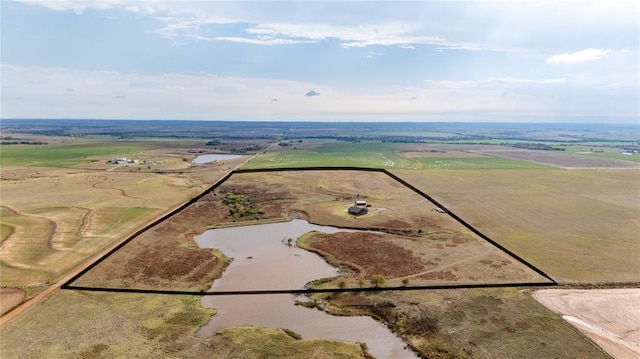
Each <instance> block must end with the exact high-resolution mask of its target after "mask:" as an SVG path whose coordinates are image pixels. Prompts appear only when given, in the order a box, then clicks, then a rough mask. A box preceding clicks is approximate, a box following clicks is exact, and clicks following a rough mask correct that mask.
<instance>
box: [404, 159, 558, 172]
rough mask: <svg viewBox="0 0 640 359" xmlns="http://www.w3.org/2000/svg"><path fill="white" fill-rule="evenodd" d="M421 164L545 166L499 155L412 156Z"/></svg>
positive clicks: (436, 166) (443, 166)
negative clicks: (459, 156) (461, 156)
mask: <svg viewBox="0 0 640 359" xmlns="http://www.w3.org/2000/svg"><path fill="white" fill-rule="evenodd" d="M414 160H416V161H418V162H419V163H420V164H421V165H422V169H456V170H460V169H476V170H487V169H541V168H549V167H547V166H544V165H541V164H537V163H533V162H525V161H517V160H510V159H507V158H500V157H468V158H467V157H464V158H452V157H418V158H414Z"/></svg>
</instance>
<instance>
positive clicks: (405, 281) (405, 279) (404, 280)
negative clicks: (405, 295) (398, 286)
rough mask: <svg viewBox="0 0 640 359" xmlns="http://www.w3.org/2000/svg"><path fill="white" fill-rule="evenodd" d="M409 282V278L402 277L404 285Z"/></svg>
mask: <svg viewBox="0 0 640 359" xmlns="http://www.w3.org/2000/svg"><path fill="white" fill-rule="evenodd" d="M408 284H409V278H406V277H405V278H402V285H403V286H407V285H408Z"/></svg>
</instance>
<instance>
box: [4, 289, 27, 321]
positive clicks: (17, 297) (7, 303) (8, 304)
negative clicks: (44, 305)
mask: <svg viewBox="0 0 640 359" xmlns="http://www.w3.org/2000/svg"><path fill="white" fill-rule="evenodd" d="M24 297H25V293H24V292H23V291H22V290H20V289H17V288H0V315H2V314H4V313H6V312H8V311H10V310H11V309H12V308H14V307H15V306H16V305H18V304H20V303H21V302H22V300H23V299H24Z"/></svg>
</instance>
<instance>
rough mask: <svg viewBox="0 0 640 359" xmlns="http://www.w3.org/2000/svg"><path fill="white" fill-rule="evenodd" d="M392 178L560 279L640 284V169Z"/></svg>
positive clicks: (403, 173)
mask: <svg viewBox="0 0 640 359" xmlns="http://www.w3.org/2000/svg"><path fill="white" fill-rule="evenodd" d="M394 173H395V174H397V175H398V176H399V177H401V178H403V179H404V180H406V181H408V182H409V183H412V184H413V185H414V186H416V187H418V188H420V189H422V190H423V191H426V192H428V193H429V194H430V195H431V196H432V197H434V198H435V199H436V200H437V201H439V202H440V203H442V204H443V205H444V206H445V207H447V208H448V209H450V210H451V211H453V212H454V213H456V214H457V215H458V216H460V217H461V218H462V219H463V220H465V221H467V222H468V223H470V224H472V225H473V226H474V227H476V228H477V229H478V230H480V231H481V232H482V233H484V234H486V235H488V236H489V237H490V238H492V239H494V240H495V241H497V242H498V243H500V244H502V245H503V246H505V247H506V248H508V249H509V250H511V251H513V252H515V253H517V254H518V255H519V256H521V257H522V258H524V259H525V260H527V261H528V262H530V263H532V264H533V265H535V266H536V267H538V268H540V269H542V270H543V271H544V272H545V273H547V274H548V275H550V276H551V277H552V278H554V279H555V280H556V281H559V282H565V283H569V282H588V283H610V282H638V281H640V261H638V258H640V241H638V236H637V233H640V221H639V218H640V206H638V195H639V193H640V171H635V170H579V171H566V170H553V169H550V170H492V171H471V170H466V171H445V170H440V171H429V172H428V173H426V172H423V171H394Z"/></svg>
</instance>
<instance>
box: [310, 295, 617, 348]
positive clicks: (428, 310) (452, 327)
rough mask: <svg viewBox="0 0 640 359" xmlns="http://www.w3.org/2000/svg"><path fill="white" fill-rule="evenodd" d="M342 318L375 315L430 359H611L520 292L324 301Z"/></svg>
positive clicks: (344, 297) (335, 297)
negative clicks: (342, 316)
mask: <svg viewBox="0 0 640 359" xmlns="http://www.w3.org/2000/svg"><path fill="white" fill-rule="evenodd" d="M318 296H319V297H325V298H326V299H327V300H328V303H329V311H330V312H333V313H336V314H338V315H363V314H364V315H373V316H375V317H377V318H378V319H379V320H381V321H383V322H386V323H387V325H389V326H391V327H392V328H393V330H394V331H395V332H396V333H399V334H400V335H402V336H403V337H404V338H406V339H408V341H409V342H410V343H411V344H412V346H413V347H414V348H417V349H418V350H419V352H420V353H421V354H422V357H424V358H481V359H492V358H550V359H552V358H557V359H562V358H569V357H570V358H609V356H608V355H606V354H605V353H604V352H603V351H602V350H600V349H599V348H598V347H596V346H595V345H594V344H593V343H591V342H590V341H588V340H586V339H585V338H584V337H583V336H582V335H581V334H580V333H579V332H578V331H577V330H576V329H575V328H573V327H572V326H571V325H569V324H568V323H567V322H565V321H563V320H562V318H560V317H559V316H556V315H554V314H553V313H552V312H551V311H549V310H547V309H546V308H544V307H543V306H542V305H540V304H538V303H537V302H536V301H535V300H534V299H533V298H531V297H530V296H529V295H527V294H526V293H523V292H522V291H521V290H519V289H517V288H502V289H487V288H482V289H462V290H435V291H401V292H398V291H396V292H378V293H367V294H362V293H360V294H353V293H346V294H339V295H318Z"/></svg>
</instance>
